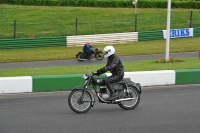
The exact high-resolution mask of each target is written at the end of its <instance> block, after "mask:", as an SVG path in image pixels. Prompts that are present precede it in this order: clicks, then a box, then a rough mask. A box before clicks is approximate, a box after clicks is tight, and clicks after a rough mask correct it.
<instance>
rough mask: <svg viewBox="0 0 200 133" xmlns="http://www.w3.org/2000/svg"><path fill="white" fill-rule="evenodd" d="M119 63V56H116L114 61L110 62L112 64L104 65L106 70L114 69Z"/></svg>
mask: <svg viewBox="0 0 200 133" xmlns="http://www.w3.org/2000/svg"><path fill="white" fill-rule="evenodd" d="M118 63H119V58H114V59H113V60H112V62H110V64H108V63H107V65H106V66H105V67H104V69H105V71H108V70H112V69H114V68H115V67H116V66H117V64H118Z"/></svg>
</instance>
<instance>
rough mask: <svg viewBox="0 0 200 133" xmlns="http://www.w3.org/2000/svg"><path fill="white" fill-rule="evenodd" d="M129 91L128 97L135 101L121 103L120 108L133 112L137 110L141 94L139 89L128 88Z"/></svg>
mask: <svg viewBox="0 0 200 133" xmlns="http://www.w3.org/2000/svg"><path fill="white" fill-rule="evenodd" d="M128 90H129V94H128V96H129V97H131V98H134V99H133V100H130V101H124V102H121V103H120V104H119V106H120V107H121V108H122V109H125V110H132V109H134V108H136V107H137V106H138V104H139V102H140V93H139V91H138V89H137V88H135V87H128Z"/></svg>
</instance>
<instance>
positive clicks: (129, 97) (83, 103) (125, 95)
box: [68, 68, 142, 114]
mask: <svg viewBox="0 0 200 133" xmlns="http://www.w3.org/2000/svg"><path fill="white" fill-rule="evenodd" d="M88 71H89V68H88ZM96 74H97V72H92V73H91V72H90V71H89V74H84V75H83V77H82V78H83V79H84V80H85V83H84V85H83V86H77V87H75V88H74V89H73V90H72V91H71V93H70V94H69V97H68V104H69V107H70V108H71V109H72V110H73V111H74V112H76V113H78V114H81V113H86V112H88V111H89V110H90V109H91V107H93V106H94V104H95V97H94V93H93V92H95V93H96V95H97V98H98V100H99V102H100V103H107V104H117V105H119V106H120V107H121V108H122V109H125V110H132V109H134V108H136V107H137V106H138V104H139V102H140V94H141V92H142V91H141V86H140V84H139V83H134V82H132V81H131V80H130V78H124V79H122V80H121V81H119V82H116V83H113V84H112V86H113V88H114V92H115V95H116V97H115V100H113V101H108V100H106V99H107V98H108V97H109V96H110V94H109V91H108V89H107V88H106V86H105V85H104V84H103V83H102V81H103V80H102V78H100V77H99V76H98V77H97V76H95V75H96ZM89 85H92V88H93V89H94V91H93V92H92V91H91V90H90V89H89Z"/></svg>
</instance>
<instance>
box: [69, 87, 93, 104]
mask: <svg viewBox="0 0 200 133" xmlns="http://www.w3.org/2000/svg"><path fill="white" fill-rule="evenodd" d="M73 90H84V87H83V86H77V87H75V88H73V89H72V91H73ZM85 91H87V92H88V93H89V94H90V95H91V98H92V103H91V104H92V107H93V106H94V103H95V98H94V94H93V93H92V91H91V90H88V89H86V90H85Z"/></svg>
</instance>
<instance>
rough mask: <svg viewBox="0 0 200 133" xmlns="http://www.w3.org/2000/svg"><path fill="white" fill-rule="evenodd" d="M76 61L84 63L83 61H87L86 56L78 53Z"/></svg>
mask: <svg viewBox="0 0 200 133" xmlns="http://www.w3.org/2000/svg"><path fill="white" fill-rule="evenodd" d="M76 59H77V60H78V61H83V60H84V59H85V55H84V54H83V53H78V54H77V55H76Z"/></svg>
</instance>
